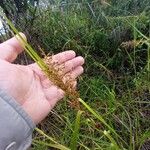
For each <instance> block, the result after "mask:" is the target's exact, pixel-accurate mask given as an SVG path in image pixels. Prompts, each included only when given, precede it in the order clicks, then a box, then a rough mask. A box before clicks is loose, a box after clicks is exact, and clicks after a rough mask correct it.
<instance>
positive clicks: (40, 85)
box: [0, 34, 84, 124]
mask: <svg viewBox="0 0 150 150" xmlns="http://www.w3.org/2000/svg"><path fill="white" fill-rule="evenodd" d="M21 36H22V37H24V38H26V37H25V35H23V34H21ZM22 51H23V48H22V47H21V45H20V43H19V41H18V40H17V39H16V37H13V38H12V39H9V40H8V41H6V42H4V43H2V44H0V88H1V89H4V90H5V91H7V92H8V94H10V95H11V96H12V97H14V99H15V100H16V101H17V102H18V103H19V104H20V105H21V106H22V108H23V109H24V110H25V111H26V112H27V114H28V115H29V116H30V117H31V118H32V120H33V121H34V122H35V123H36V124H38V123H39V122H40V121H42V120H43V119H44V118H45V117H46V116H47V115H48V113H49V112H50V111H51V110H52V108H53V107H54V106H55V105H56V103H57V102H58V101H59V100H60V99H62V98H63V97H64V95H65V93H64V92H63V91H62V90H61V89H59V88H58V87H56V86H55V85H54V84H53V83H52V82H50V81H49V80H48V78H47V77H46V76H45V75H44V73H43V72H42V71H41V69H40V68H39V67H38V65H37V64H36V63H34V64H30V65H27V66H24V65H16V64H12V62H13V61H14V60H15V59H16V58H17V55H18V54H19V53H21V52H22ZM75 55H76V54H75V52H74V51H66V52H62V53H59V54H57V55H54V56H53V57H52V60H53V62H57V63H58V64H59V65H63V66H64V68H63V73H64V80H65V77H67V76H68V74H69V75H70V76H71V77H72V78H74V79H76V78H77V77H78V76H79V75H81V74H82V73H83V67H82V65H83V64H84V59H83V58H82V57H81V56H79V57H76V56H75Z"/></svg>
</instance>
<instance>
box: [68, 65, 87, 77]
mask: <svg viewBox="0 0 150 150" xmlns="http://www.w3.org/2000/svg"><path fill="white" fill-rule="evenodd" d="M83 72H84V69H83V67H81V66H79V67H77V68H75V69H74V70H73V71H71V72H70V73H69V74H70V77H71V78H72V79H76V78H77V77H79V76H80V75H81V74H82V73H83Z"/></svg>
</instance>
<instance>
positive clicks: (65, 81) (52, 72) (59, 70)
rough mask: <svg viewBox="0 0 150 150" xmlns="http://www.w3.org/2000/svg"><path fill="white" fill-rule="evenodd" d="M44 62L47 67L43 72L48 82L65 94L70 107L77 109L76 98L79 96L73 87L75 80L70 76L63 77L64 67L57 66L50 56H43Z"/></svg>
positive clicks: (78, 106) (77, 102)
mask: <svg viewBox="0 0 150 150" xmlns="http://www.w3.org/2000/svg"><path fill="white" fill-rule="evenodd" d="M44 62H45V63H46V65H47V66H46V69H45V70H44V72H46V74H47V76H48V78H49V80H50V81H52V82H53V83H54V84H55V85H56V86H58V87H59V88H60V89H62V90H63V91H64V92H65V94H66V96H67V98H69V100H70V101H69V103H70V105H71V106H72V107H74V108H77V109H79V108H80V105H79V101H78V98H79V97H80V96H79V93H78V92H77V91H76V88H75V86H74V83H75V79H73V78H72V77H71V75H64V73H63V72H64V71H63V70H64V66H62V65H59V64H58V63H57V62H53V60H52V56H45V58H44Z"/></svg>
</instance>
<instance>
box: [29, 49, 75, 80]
mask: <svg viewBox="0 0 150 150" xmlns="http://www.w3.org/2000/svg"><path fill="white" fill-rule="evenodd" d="M75 56H76V54H75V52H74V51H72V50H70V51H65V52H62V53H59V54H56V55H54V56H53V57H52V62H51V63H53V62H55V63H56V62H57V63H59V64H61V63H64V62H66V61H68V60H70V59H73V58H74V57H75ZM28 66H29V67H31V68H32V70H33V71H35V72H36V73H37V74H38V75H39V76H40V77H41V79H42V80H43V79H45V75H44V73H43V71H42V70H41V68H40V67H39V66H38V64H36V63H34V64H31V65H28Z"/></svg>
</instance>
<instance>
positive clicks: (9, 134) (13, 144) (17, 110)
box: [0, 90, 35, 150]
mask: <svg viewBox="0 0 150 150" xmlns="http://www.w3.org/2000/svg"><path fill="white" fill-rule="evenodd" d="M34 128H35V124H34V123H33V121H32V120H31V119H30V117H29V116H28V115H27V113H26V112H25V111H24V110H23V109H22V108H21V106H20V105H19V104H18V103H17V102H16V101H15V100H14V99H13V98H12V97H10V96H9V95H8V94H7V93H6V92H4V91H2V90H0V150H26V149H27V148H28V147H29V146H30V145H31V141H32V131H33V129H34Z"/></svg>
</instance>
